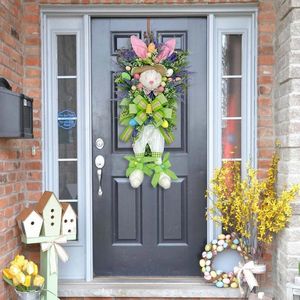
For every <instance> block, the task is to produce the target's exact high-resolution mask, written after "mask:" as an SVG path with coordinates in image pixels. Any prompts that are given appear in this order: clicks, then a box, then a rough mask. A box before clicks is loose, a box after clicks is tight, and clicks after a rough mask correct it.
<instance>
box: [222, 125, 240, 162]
mask: <svg viewBox="0 0 300 300" xmlns="http://www.w3.org/2000/svg"><path fill="white" fill-rule="evenodd" d="M222 153H223V155H222V158H225V159H230V158H240V157H241V120H223V121H222Z"/></svg>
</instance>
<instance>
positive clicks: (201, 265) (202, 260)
mask: <svg viewBox="0 0 300 300" xmlns="http://www.w3.org/2000/svg"><path fill="white" fill-rule="evenodd" d="M199 265H200V267H204V266H205V260H204V259H201V260H200V261H199Z"/></svg>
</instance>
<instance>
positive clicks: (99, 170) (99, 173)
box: [97, 169, 103, 197]
mask: <svg viewBox="0 0 300 300" xmlns="http://www.w3.org/2000/svg"><path fill="white" fill-rule="evenodd" d="M97 175H98V181H99V188H98V196H100V197H101V196H102V195H103V191H102V187H101V179H102V169H98V170H97Z"/></svg>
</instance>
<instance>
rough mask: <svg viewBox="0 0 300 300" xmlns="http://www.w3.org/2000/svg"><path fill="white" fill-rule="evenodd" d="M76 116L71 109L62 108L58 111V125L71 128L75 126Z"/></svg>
mask: <svg viewBox="0 0 300 300" xmlns="http://www.w3.org/2000/svg"><path fill="white" fill-rule="evenodd" d="M76 121H77V116H76V113H75V112H73V111H71V110H67V109H66V110H63V111H61V112H59V113H58V126H59V127H60V128H63V129H71V128H74V127H75V126H76Z"/></svg>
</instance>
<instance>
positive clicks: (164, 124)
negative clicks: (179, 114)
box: [161, 120, 169, 128]
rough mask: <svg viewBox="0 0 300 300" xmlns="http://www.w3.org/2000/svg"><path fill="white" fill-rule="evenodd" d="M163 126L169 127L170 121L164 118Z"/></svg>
mask: <svg viewBox="0 0 300 300" xmlns="http://www.w3.org/2000/svg"><path fill="white" fill-rule="evenodd" d="M161 127H163V128H168V127H169V122H168V121H167V120H163V122H162V124H161Z"/></svg>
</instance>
